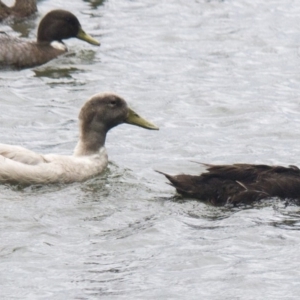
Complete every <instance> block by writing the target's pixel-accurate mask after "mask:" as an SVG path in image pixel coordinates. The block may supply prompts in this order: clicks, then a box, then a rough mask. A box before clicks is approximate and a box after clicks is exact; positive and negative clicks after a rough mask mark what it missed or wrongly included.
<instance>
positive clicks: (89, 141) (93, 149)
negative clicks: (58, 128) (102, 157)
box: [74, 130, 106, 156]
mask: <svg viewBox="0 0 300 300" xmlns="http://www.w3.org/2000/svg"><path fill="white" fill-rule="evenodd" d="M105 138H106V132H105V131H104V130H103V132H102V133H99V132H95V131H91V132H84V133H81V135H80V138H79V141H78V143H77V145H76V147H75V150H74V155H75V156H84V155H93V154H97V153H99V150H100V149H101V148H102V147H103V146H104V144H105Z"/></svg>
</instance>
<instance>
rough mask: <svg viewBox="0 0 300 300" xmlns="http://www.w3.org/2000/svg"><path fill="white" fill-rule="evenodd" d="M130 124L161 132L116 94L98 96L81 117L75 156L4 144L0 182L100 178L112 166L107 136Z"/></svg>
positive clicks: (1, 153)
mask: <svg viewBox="0 0 300 300" xmlns="http://www.w3.org/2000/svg"><path fill="white" fill-rule="evenodd" d="M122 123H128V124H132V125H137V126H140V127H144V128H147V129H153V130H158V127H156V126H155V125H154V124H152V123H150V122H148V121H147V120H145V119H143V118H142V117H140V116H139V115H138V114H136V113H135V112H134V111H133V110H131V109H130V108H129V107H128V106H127V103H126V102H125V100H124V99H122V98H121V97H119V96H117V95H115V94H112V93H100V94H96V95H94V96H93V97H92V98H91V99H89V100H88V101H87V102H86V103H85V104H84V105H83V107H82V108H81V111H80V114H79V128H80V137H79V141H78V143H77V146H76V148H75V150H74V154H73V155H70V156H67V155H57V154H46V155H43V154H38V153H35V152H33V151H30V150H28V149H25V148H23V147H19V146H11V145H5V144H0V182H2V183H20V184H47V183H58V182H59V183H71V182H75V181H84V180H87V179H89V178H91V177H93V176H95V175H98V174H100V173H101V172H102V171H103V170H104V169H105V168H106V166H107V164H108V157H107V153H106V149H105V148H104V144H105V138H106V133H107V132H108V130H110V129H111V128H113V127H115V126H117V125H119V124H122Z"/></svg>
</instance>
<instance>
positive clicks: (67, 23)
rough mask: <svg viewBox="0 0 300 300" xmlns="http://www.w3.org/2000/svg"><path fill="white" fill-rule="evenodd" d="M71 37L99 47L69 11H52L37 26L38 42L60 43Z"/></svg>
mask: <svg viewBox="0 0 300 300" xmlns="http://www.w3.org/2000/svg"><path fill="white" fill-rule="evenodd" d="M72 37H75V38H78V39H81V40H84V41H86V42H88V43H90V44H93V45H97V46H99V45H100V43H99V42H98V41H97V40H95V39H94V38H92V37H91V36H90V35H88V34H87V33H85V32H84V31H83V29H82V27H81V25H80V22H79V20H78V19H77V18H76V16H74V15H73V14H72V13H70V12H69V11H66V10H62V9H56V10H52V11H50V12H49V13H47V14H46V15H45V16H44V18H43V19H42V20H41V22H40V24H39V28H38V37H37V41H38V42H47V43H51V42H52V41H59V42H62V40H65V39H69V38H72Z"/></svg>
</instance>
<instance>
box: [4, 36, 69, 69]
mask: <svg viewBox="0 0 300 300" xmlns="http://www.w3.org/2000/svg"><path fill="white" fill-rule="evenodd" d="M66 51H67V48H66V47H65V46H64V45H63V44H62V43H58V42H56V43H54V46H52V45H51V44H49V43H36V42H28V41H25V40H23V39H19V38H15V37H11V36H9V35H7V34H6V33H5V32H0V66H1V67H4V68H5V67H12V68H16V69H22V68H30V67H34V66H39V65H42V64H45V63H46V62H48V61H50V60H52V59H53V58H55V57H57V56H59V55H61V54H63V53H65V52H66Z"/></svg>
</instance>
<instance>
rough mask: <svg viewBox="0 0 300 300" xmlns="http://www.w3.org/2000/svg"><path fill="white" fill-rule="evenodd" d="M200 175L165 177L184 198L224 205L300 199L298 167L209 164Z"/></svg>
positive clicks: (296, 200) (167, 175)
mask: <svg viewBox="0 0 300 300" xmlns="http://www.w3.org/2000/svg"><path fill="white" fill-rule="evenodd" d="M204 166H206V168H207V172H205V173H202V174H200V175H186V174H180V175H175V176H172V175H169V174H166V173H163V172H160V171H158V172H159V173H161V174H163V175H165V176H166V177H167V179H168V180H169V181H170V184H171V185H172V186H173V187H175V188H176V190H177V192H178V193H179V194H181V195H183V196H184V197H192V198H196V199H199V200H201V201H203V202H206V203H209V204H212V205H216V206H222V205H226V204H233V205H238V204H251V203H253V202H255V201H259V200H262V199H267V198H272V197H277V198H280V199H290V200H294V201H295V202H296V203H297V204H299V200H300V170H299V168H298V167H296V166H289V167H281V166H268V165H252V164H233V165H207V164H204Z"/></svg>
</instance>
